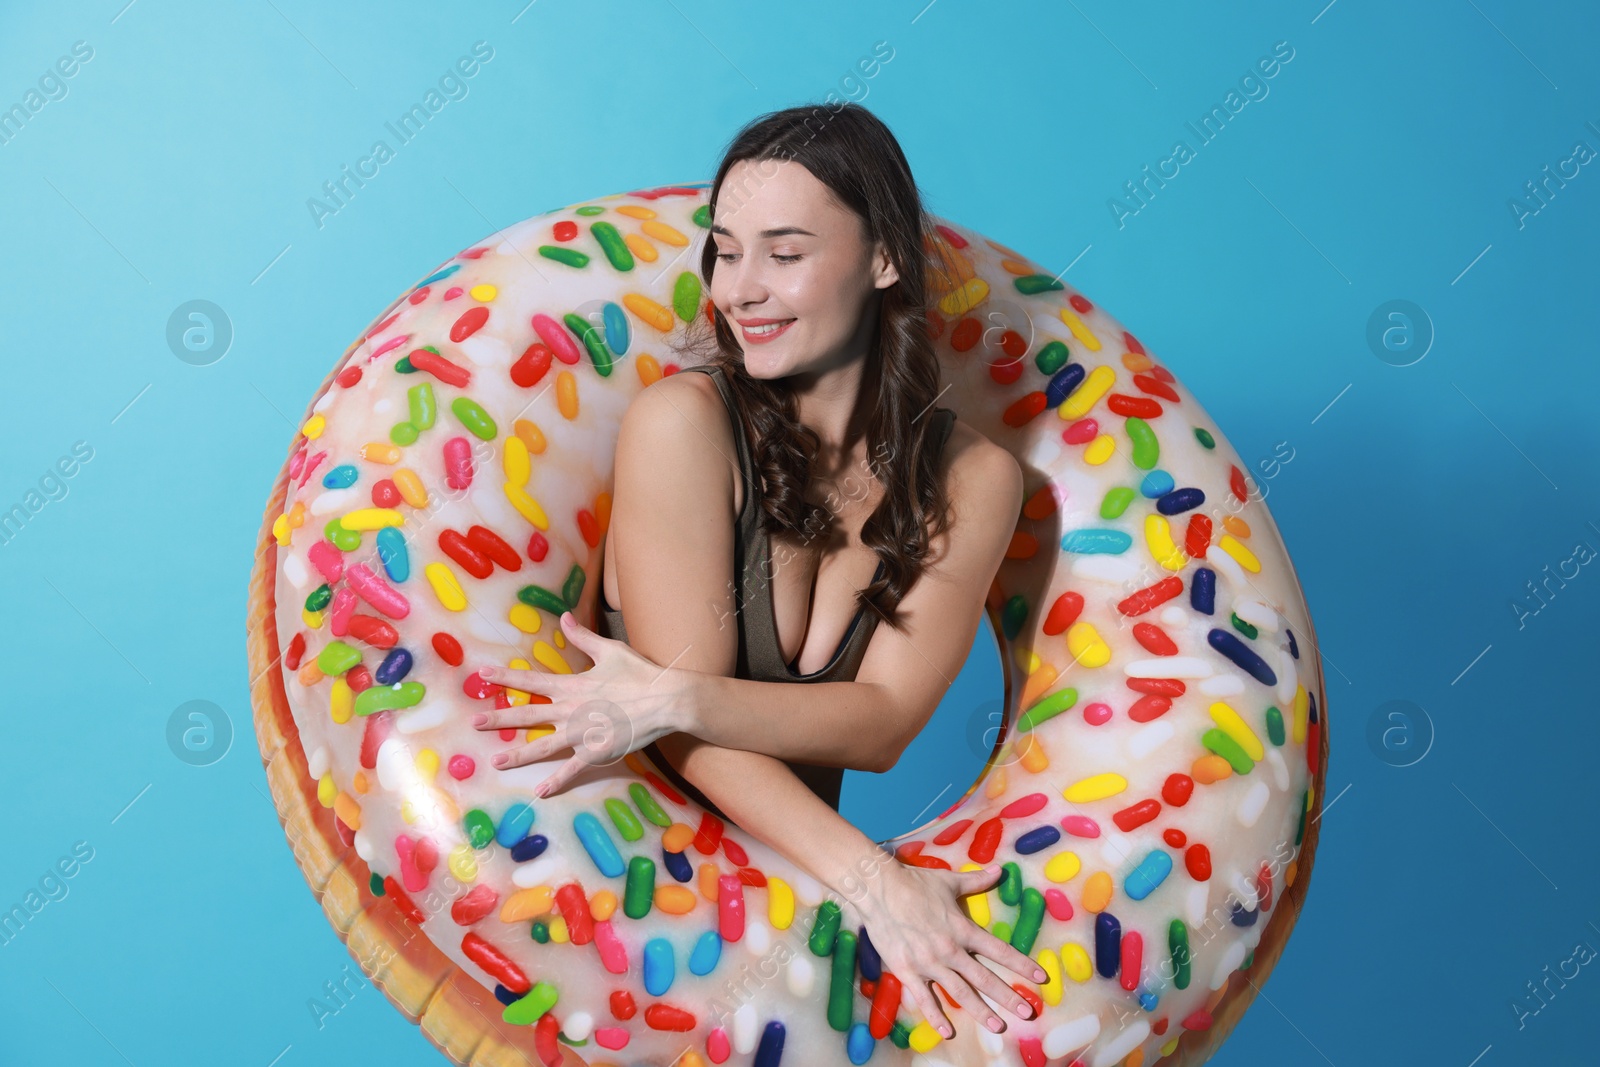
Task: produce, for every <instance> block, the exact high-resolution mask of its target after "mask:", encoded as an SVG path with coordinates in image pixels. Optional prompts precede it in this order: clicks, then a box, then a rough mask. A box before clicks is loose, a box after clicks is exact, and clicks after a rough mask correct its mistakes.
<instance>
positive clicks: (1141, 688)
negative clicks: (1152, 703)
mask: <svg viewBox="0 0 1600 1067" xmlns="http://www.w3.org/2000/svg"><path fill="white" fill-rule="evenodd" d="M1127 683H1128V688H1129V689H1132V690H1133V691H1134V692H1135V693H1154V694H1155V695H1156V696H1161V697H1181V696H1183V694H1184V693H1186V692H1188V689H1189V687H1188V686H1187V685H1185V684H1184V683H1183V680H1182V679H1180V678H1129V679H1127Z"/></svg>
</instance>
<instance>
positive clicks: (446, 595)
mask: <svg viewBox="0 0 1600 1067" xmlns="http://www.w3.org/2000/svg"><path fill="white" fill-rule="evenodd" d="M422 573H423V574H425V575H427V576H428V584H429V585H430V586H432V587H433V595H434V596H436V597H438V598H439V603H440V604H442V605H444V607H445V608H446V609H447V610H449V611H464V610H466V607H467V594H466V593H464V592H462V590H461V583H460V582H458V581H456V576H455V572H454V571H452V570H451V569H450V568H449V567H447V566H445V565H444V564H443V563H438V562H434V563H430V564H428V565H427V566H426V567H424V568H422Z"/></svg>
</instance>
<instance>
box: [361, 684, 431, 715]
mask: <svg viewBox="0 0 1600 1067" xmlns="http://www.w3.org/2000/svg"><path fill="white" fill-rule="evenodd" d="M427 692H428V690H427V687H425V686H424V685H423V684H422V683H421V682H396V683H394V684H393V685H370V686H368V687H367V688H365V689H363V690H362V691H361V692H359V693H357V694H356V714H357V715H371V714H372V713H373V712H375V711H393V710H394V709H395V708H414V707H416V706H417V705H418V704H420V703H422V698H423V696H424V695H426V694H427Z"/></svg>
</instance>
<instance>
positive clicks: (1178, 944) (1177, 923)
mask: <svg viewBox="0 0 1600 1067" xmlns="http://www.w3.org/2000/svg"><path fill="white" fill-rule="evenodd" d="M1167 951H1168V952H1169V953H1170V954H1171V955H1172V970H1173V978H1172V984H1173V985H1175V986H1177V987H1178V988H1179V989H1188V988H1189V928H1188V927H1186V926H1184V925H1183V920H1182V919H1173V920H1172V922H1171V923H1170V924H1169V925H1168V926H1167Z"/></svg>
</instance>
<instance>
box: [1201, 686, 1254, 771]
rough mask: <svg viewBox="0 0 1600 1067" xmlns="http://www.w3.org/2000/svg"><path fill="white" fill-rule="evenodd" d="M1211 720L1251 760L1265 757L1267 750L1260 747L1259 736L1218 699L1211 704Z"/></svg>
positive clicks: (1237, 714)
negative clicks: (1236, 743)
mask: <svg viewBox="0 0 1600 1067" xmlns="http://www.w3.org/2000/svg"><path fill="white" fill-rule="evenodd" d="M1210 710H1211V721H1212V722H1214V723H1216V724H1217V725H1218V726H1219V727H1221V729H1222V732H1223V733H1225V734H1227V735H1228V736H1229V737H1231V738H1233V739H1234V741H1236V742H1238V745H1239V747H1240V748H1242V749H1244V754H1245V755H1246V756H1249V757H1250V758H1251V759H1253V760H1258V761H1259V760H1263V759H1266V756H1267V751H1266V749H1264V748H1262V747H1261V738H1259V737H1257V736H1256V732H1255V731H1254V730H1252V729H1250V727H1249V725H1248V724H1247V723H1246V722H1245V721H1244V720H1243V719H1241V718H1240V717H1239V713H1238V712H1237V711H1234V710H1233V708H1231V707H1229V706H1228V705H1227V704H1226V703H1225V702H1223V701H1221V700H1219V701H1217V702H1216V703H1214V704H1212V705H1211V709H1210Z"/></svg>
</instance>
